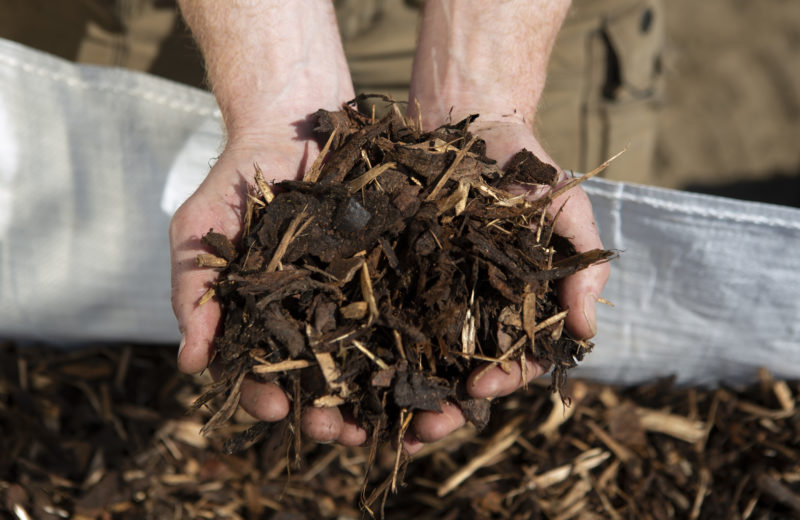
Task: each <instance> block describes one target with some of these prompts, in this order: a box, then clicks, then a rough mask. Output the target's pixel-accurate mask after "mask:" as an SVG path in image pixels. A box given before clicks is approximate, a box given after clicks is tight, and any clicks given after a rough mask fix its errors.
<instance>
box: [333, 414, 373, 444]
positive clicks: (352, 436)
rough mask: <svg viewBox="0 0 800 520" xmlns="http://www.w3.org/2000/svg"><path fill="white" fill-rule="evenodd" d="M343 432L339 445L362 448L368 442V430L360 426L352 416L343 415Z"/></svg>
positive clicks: (340, 435)
mask: <svg viewBox="0 0 800 520" xmlns="http://www.w3.org/2000/svg"><path fill="white" fill-rule="evenodd" d="M342 418H343V423H342V432H341V433H340V434H339V438H338V439H337V441H339V444H342V445H344V446H361V445H362V444H364V443H365V442H367V430H365V429H364V428H362V427H361V426H359V425H358V423H357V422H356V420H355V419H354V418H353V416H352V415H350V414H348V413H343V414H342Z"/></svg>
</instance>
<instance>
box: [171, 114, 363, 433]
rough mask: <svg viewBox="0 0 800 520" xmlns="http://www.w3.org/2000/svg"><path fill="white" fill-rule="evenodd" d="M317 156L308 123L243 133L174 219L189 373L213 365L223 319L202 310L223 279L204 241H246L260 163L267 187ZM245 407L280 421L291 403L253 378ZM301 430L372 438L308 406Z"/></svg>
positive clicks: (175, 273)
mask: <svg viewBox="0 0 800 520" xmlns="http://www.w3.org/2000/svg"><path fill="white" fill-rule="evenodd" d="M318 154H319V146H318V144H317V142H316V141H315V140H314V139H312V136H311V132H310V125H309V123H308V122H301V123H296V122H289V123H287V124H285V125H278V124H276V125H274V126H273V127H272V129H270V130H268V131H265V132H259V133H258V134H257V135H245V136H239V137H237V138H236V139H235V140H231V141H230V142H229V143H228V144H227V146H226V147H225V151H224V152H223V153H222V155H220V157H219V159H218V160H217V162H216V164H215V165H214V166H213V168H212V169H211V171H210V172H209V174H208V176H207V177H206V179H205V180H204V181H203V183H202V184H201V185H200V186H199V187H198V188H197V191H195V193H194V194H193V195H192V196H191V197H189V198H188V199H187V200H186V202H184V203H183V205H182V206H181V207H180V208H179V209H178V211H177V212H176V213H175V215H174V216H173V218H172V222H171V223H170V230H169V238H170V249H171V257H172V260H171V263H172V306H173V310H174V312H175V316H176V317H177V319H178V327H179V330H180V332H181V334H182V341H181V349H180V351H179V353H178V368H179V369H180V370H181V371H182V372H185V373H188V374H195V373H198V372H201V371H203V370H204V369H206V368H207V367H208V366H209V362H210V360H211V359H212V357H213V349H214V336H215V335H216V332H217V328H218V326H219V321H220V307H219V304H218V303H217V302H216V301H215V300H213V299H212V300H211V301H209V302H207V303H206V304H205V305H202V306H200V305H198V301H199V300H200V298H201V297H202V296H203V294H205V292H206V291H207V290H208V288H209V287H210V286H211V284H212V283H213V282H214V281H215V280H216V278H217V276H218V273H217V272H216V271H215V270H213V269H208V268H199V267H197V265H196V263H195V258H196V257H197V255H198V254H200V253H207V252H209V250H208V249H207V248H206V247H205V246H204V245H202V244H201V242H200V238H201V237H202V236H203V235H204V234H205V233H207V232H208V231H209V230H210V229H214V231H216V232H218V233H222V234H224V235H225V236H227V237H228V238H230V239H231V240H234V241H236V240H238V239H239V238H240V234H241V231H242V215H243V211H244V208H245V201H246V197H247V185H248V184H250V185H252V184H253V176H254V174H255V169H254V166H253V165H254V164H258V165H259V167H260V168H261V169H262V170H263V173H264V177H265V179H266V180H267V181H268V182H269V181H273V180H274V181H283V180H289V179H297V178H300V177H302V174H303V172H304V171H305V170H307V169H308V167H310V166H311V164H312V163H313V161H314V159H315V158H316V157H317V155H318ZM212 374H213V371H212ZM240 404H241V406H242V408H244V409H245V411H247V412H248V413H249V414H250V415H252V416H254V417H256V418H257V419H260V420H262V421H270V422H272V421H279V420H281V419H283V418H284V417H285V416H286V415H287V414H288V412H289V399H288V398H287V396H286V394H285V393H284V392H283V390H282V389H281V388H280V387H279V386H278V385H276V384H274V383H264V382H260V381H256V380H255V379H250V378H247V379H245V381H244V382H243V384H242V395H241V399H240ZM302 429H303V432H304V433H305V434H306V435H308V436H309V437H310V438H311V439H313V440H316V441H319V442H332V441H338V442H340V443H341V444H346V445H359V444H362V443H363V442H364V441H365V440H366V431H365V430H364V429H362V428H360V427H358V426H357V425H356V424H355V422H354V421H352V420H351V419H349V418H345V417H343V415H342V413H341V412H340V411H339V410H338V409H337V408H311V407H308V408H306V409H305V412H304V415H303V419H302Z"/></svg>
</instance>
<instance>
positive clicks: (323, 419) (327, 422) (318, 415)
mask: <svg viewBox="0 0 800 520" xmlns="http://www.w3.org/2000/svg"><path fill="white" fill-rule="evenodd" d="M300 427H301V428H302V430H303V433H305V434H306V435H307V436H308V437H309V438H310V439H312V440H314V441H317V442H322V443H328V442H333V441H335V440H337V439H339V437H340V436H341V435H342V428H343V427H344V419H343V418H342V413H341V412H340V411H339V409H338V408H336V407H334V408H316V407H313V406H308V407H306V408H304V409H303V417H302V418H301V420H300Z"/></svg>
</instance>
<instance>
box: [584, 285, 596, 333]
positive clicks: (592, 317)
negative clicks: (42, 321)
mask: <svg viewBox="0 0 800 520" xmlns="http://www.w3.org/2000/svg"><path fill="white" fill-rule="evenodd" d="M596 303H597V296H595V295H594V294H592V293H589V294H587V295H586V296H585V297H584V298H583V317H584V318H586V325H587V326H588V327H589V330H590V331H592V336H594V335H595V334H597V314H596V310H595V305H596ZM590 337H591V336H590Z"/></svg>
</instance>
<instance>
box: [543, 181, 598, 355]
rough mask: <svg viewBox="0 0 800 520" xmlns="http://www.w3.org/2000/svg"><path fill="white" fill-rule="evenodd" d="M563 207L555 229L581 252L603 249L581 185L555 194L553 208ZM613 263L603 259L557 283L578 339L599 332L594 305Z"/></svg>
mask: <svg viewBox="0 0 800 520" xmlns="http://www.w3.org/2000/svg"><path fill="white" fill-rule="evenodd" d="M562 207H563V210H562V211H561V213H560V214H559V215H558V218H557V219H556V222H555V225H554V231H555V232H556V233H558V234H559V235H561V236H563V237H566V238H567V239H569V241H570V242H571V243H572V245H573V246H574V247H575V250H576V251H577V252H579V253H581V252H585V251H590V250H592V249H602V248H603V243H602V241H601V240H600V235H599V233H598V231H597V225H596V224H595V220H594V214H593V212H592V203H591V202H590V201H589V197H588V196H587V195H586V193H585V192H584V191H583V190H582V189H580V187H577V188H573V189H572V190H570V191H569V192H567V193H565V194H564V195H562V196H560V197H558V198H556V199H555V200H554V201H553V202H552V204H551V205H550V211H558V209H559V208H562ZM609 273H610V266H609V265H608V263H606V262H603V263H600V264H595V265H593V266H591V267H589V268H587V269H584V270H581V271H578V272H577V273H575V274H573V275H571V276H569V277H567V278H565V279H564V280H562V281H561V282H560V283H559V285H558V299H559V304H560V305H561V307H562V308H563V309H569V314H568V315H567V317H566V320H565V325H566V327H567V330H568V331H569V332H570V334H572V335H573V336H575V337H577V338H578V339H588V338H591V337H592V336H594V335H595V334H596V333H597V320H596V311H595V306H596V302H597V298H598V297H599V296H600V293H601V292H602V291H603V287H604V286H605V284H606V282H607V281H608V276H609Z"/></svg>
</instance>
